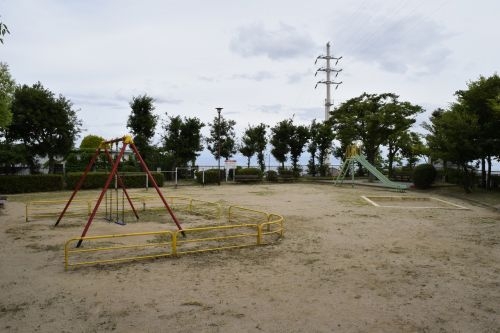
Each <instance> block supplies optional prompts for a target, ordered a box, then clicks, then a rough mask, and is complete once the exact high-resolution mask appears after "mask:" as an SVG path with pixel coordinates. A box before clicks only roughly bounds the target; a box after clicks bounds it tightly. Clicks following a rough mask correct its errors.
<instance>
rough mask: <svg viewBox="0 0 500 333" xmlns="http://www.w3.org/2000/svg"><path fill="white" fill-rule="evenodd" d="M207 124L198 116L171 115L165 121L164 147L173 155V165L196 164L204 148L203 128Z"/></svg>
mask: <svg viewBox="0 0 500 333" xmlns="http://www.w3.org/2000/svg"><path fill="white" fill-rule="evenodd" d="M203 126H205V124H203V123H202V122H201V121H200V119H198V118H186V117H185V118H184V120H183V119H182V118H181V117H180V116H176V117H169V121H168V122H164V124H163V129H164V130H165V134H164V135H163V149H164V151H166V152H167V153H168V154H169V155H170V156H172V158H173V161H174V165H173V167H174V168H175V167H178V166H181V167H184V166H187V165H188V163H189V162H191V164H192V165H194V163H195V160H196V157H197V156H199V153H198V152H199V151H202V150H203V145H202V136H201V132H200V131H201V129H202V128H203Z"/></svg>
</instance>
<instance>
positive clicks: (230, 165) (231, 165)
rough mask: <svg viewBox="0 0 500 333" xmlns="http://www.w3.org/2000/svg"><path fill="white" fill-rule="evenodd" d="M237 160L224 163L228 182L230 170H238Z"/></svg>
mask: <svg viewBox="0 0 500 333" xmlns="http://www.w3.org/2000/svg"><path fill="white" fill-rule="evenodd" d="M236 166H237V163H236V160H225V161H224V168H225V169H226V182H227V179H228V177H229V170H231V169H233V170H236ZM233 181H234V171H233Z"/></svg>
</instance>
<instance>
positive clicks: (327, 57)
mask: <svg viewBox="0 0 500 333" xmlns="http://www.w3.org/2000/svg"><path fill="white" fill-rule="evenodd" d="M318 59H325V60H326V67H320V68H318V69H317V70H316V73H315V74H314V76H316V75H317V74H318V72H326V80H325V81H318V82H317V83H316V86H314V89H316V88H317V87H318V84H324V85H326V99H325V121H326V120H328V118H330V107H331V106H332V105H333V102H332V99H331V95H330V86H331V85H334V86H335V90H337V88H338V87H339V85H340V84H342V82H336V81H332V80H331V73H335V77H334V79H335V78H336V77H337V76H338V75H339V73H340V72H342V69H337V68H332V67H331V64H330V60H335V65H334V66H337V64H338V62H339V60H340V59H342V57H338V58H336V57H333V56H331V55H330V42H328V43H326V55H320V56H318V57H317V58H316V61H314V64H315V65H316V63H317V62H318Z"/></svg>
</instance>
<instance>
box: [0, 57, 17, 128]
mask: <svg viewBox="0 0 500 333" xmlns="http://www.w3.org/2000/svg"><path fill="white" fill-rule="evenodd" d="M15 90H16V82H15V81H14V79H12V77H11V76H10V72H9V66H8V65H7V64H6V63H3V62H0V131H1V130H5V128H7V126H9V124H10V122H11V121H12V112H11V110H10V107H11V103H12V98H13V96H14V91H15Z"/></svg>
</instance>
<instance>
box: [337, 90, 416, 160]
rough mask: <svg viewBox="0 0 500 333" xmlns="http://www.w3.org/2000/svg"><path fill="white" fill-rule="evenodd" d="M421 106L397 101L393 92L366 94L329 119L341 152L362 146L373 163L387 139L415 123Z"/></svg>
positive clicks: (341, 106) (338, 109)
mask: <svg viewBox="0 0 500 333" xmlns="http://www.w3.org/2000/svg"><path fill="white" fill-rule="evenodd" d="M422 111H423V109H422V107H420V106H418V105H413V104H411V103H409V102H399V101H398V96H397V95H395V94H392V93H385V94H378V95H377V94H367V93H363V94H362V95H361V96H359V97H355V98H352V99H350V100H348V101H346V102H344V103H342V104H341V105H340V106H339V107H338V108H337V109H336V110H335V111H334V112H332V113H331V114H332V117H331V118H330V120H331V121H332V122H333V128H334V130H335V132H336V134H337V138H338V139H339V140H340V142H341V144H342V146H341V151H344V150H345V148H346V145H348V144H351V143H352V142H354V141H357V140H359V141H361V142H362V144H363V149H364V153H365V154H366V159H367V160H368V161H369V162H370V163H372V164H374V163H375V158H376V156H377V154H378V152H379V148H380V146H381V145H383V144H385V143H387V141H388V140H389V138H390V136H391V135H392V136H396V135H397V133H401V132H404V131H406V130H408V129H409V128H410V126H411V125H412V124H414V123H415V118H414V117H415V115H416V114H417V113H420V112H422Z"/></svg>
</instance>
